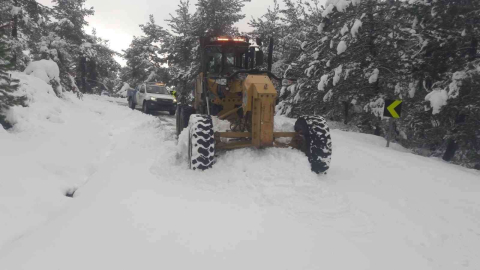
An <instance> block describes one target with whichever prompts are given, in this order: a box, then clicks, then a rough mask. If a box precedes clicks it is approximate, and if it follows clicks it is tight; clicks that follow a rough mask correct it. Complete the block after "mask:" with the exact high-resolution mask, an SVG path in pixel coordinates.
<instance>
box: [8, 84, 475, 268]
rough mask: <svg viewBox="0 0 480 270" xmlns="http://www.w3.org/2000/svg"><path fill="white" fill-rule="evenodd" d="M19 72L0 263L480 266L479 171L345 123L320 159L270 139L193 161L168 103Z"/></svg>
mask: <svg viewBox="0 0 480 270" xmlns="http://www.w3.org/2000/svg"><path fill="white" fill-rule="evenodd" d="M16 76H17V77H22V76H23V78H21V80H22V85H23V86H22V87H23V88H27V87H31V88H32V91H31V95H30V101H31V107H29V108H15V110H16V114H17V115H18V113H23V117H18V118H17V125H16V127H15V128H14V130H12V131H11V132H6V131H4V130H1V129H0V149H2V152H1V153H0V164H2V165H3V166H2V179H1V182H0V184H1V188H0V231H1V234H0V269H9V270H17V269H19V270H20V269H22V270H23V269H63V268H65V267H66V266H68V268H69V269H72V270H76V269H78V270H80V269H92V268H94V269H197V268H200V269H204V268H205V269H212V270H217V269H218V270H220V269H222V270H223V269H239V270H240V269H242V270H243V269H359V270H361V269H369V270H384V269H389V270H405V269H438V270H450V269H466V270H477V269H479V267H480V258H479V256H478V254H477V253H478V250H479V249H480V239H479V237H478V236H479V235H480V226H478V225H479V224H480V216H479V215H478V211H477V209H478V206H479V205H480V197H479V196H478V194H479V193H480V182H479V181H478V179H479V177H480V174H479V173H478V172H475V171H472V170H467V169H465V168H461V167H458V166H455V165H451V164H448V163H445V162H443V161H441V160H436V159H432V158H424V157H420V156H415V155H413V154H411V153H409V151H407V150H406V149H404V148H403V147H401V146H399V145H396V144H392V145H391V147H390V148H386V147H385V140H384V139H383V138H380V137H377V136H372V135H367V134H358V133H350V132H344V131H340V130H332V132H331V135H332V140H333V158H332V163H331V168H330V170H329V172H328V174H327V175H322V176H319V175H316V174H314V173H312V172H311V171H310V165H309V163H308V159H307V157H306V156H305V154H304V153H302V152H300V151H298V150H295V149H272V148H269V149H260V150H259V149H240V150H235V151H229V152H218V159H217V163H216V164H215V165H214V167H213V168H212V169H210V170H207V171H203V172H200V171H191V170H188V169H187V162H186V161H185V160H184V158H183V156H182V155H183V154H180V155H179V153H178V152H177V151H176V150H177V148H178V145H177V141H176V139H175V118H174V117H171V116H169V115H167V114H163V115H160V117H153V116H150V115H145V114H142V113H141V112H139V111H135V110H131V109H129V108H128V107H127V106H126V104H125V103H121V104H119V102H120V100H113V99H110V98H106V97H98V96H88V95H86V96H85V97H84V100H83V101H80V100H78V99H76V98H70V94H69V93H67V94H66V99H58V98H56V97H55V96H54V95H53V94H52V93H51V92H52V90H51V88H50V93H49V92H48V89H49V86H48V85H47V84H46V83H45V82H43V81H42V80H40V79H38V78H35V77H33V76H29V75H24V74H23V75H22V74H17V75H16ZM37 83H40V84H42V89H43V90H47V91H46V92H45V91H43V90H41V89H36V85H37ZM23 91H26V92H29V90H25V89H24V90H23ZM382 102H383V100H381V99H379V100H377V101H376V103H377V104H376V105H381V104H383V103H382ZM28 110H30V111H28ZM27 112H28V113H27ZM36 114H38V115H39V116H37V115H36ZM42 115H43V117H42ZM52 117H53V118H52ZM37 118H38V119H37ZM32 119H33V120H32ZM52 119H53V120H54V121H51V120H52ZM58 120H61V121H58ZM294 121H295V120H294V119H289V118H285V117H279V116H277V117H276V119H275V129H277V130H280V131H292V128H293V124H294ZM34 122H37V124H36V125H35V123H34ZM22 123H24V124H23V125H22ZM25 123H27V124H25ZM219 125H220V126H221V125H222V124H221V123H220V124H219ZM186 134H187V133H185V132H184V133H182V134H181V136H180V137H181V138H180V140H179V143H180V142H182V141H185V135H186ZM74 190H76V191H75V193H74V194H73V198H69V197H66V196H65V194H66V193H69V194H71V193H73V191H74ZM119 239H120V240H121V241H119ZM399 254H401V256H399ZM346 258H348V259H346Z"/></svg>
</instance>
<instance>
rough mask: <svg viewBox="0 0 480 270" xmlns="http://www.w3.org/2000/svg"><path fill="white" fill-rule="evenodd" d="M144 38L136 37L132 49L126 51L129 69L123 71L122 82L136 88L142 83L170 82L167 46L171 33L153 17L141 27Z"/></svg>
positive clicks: (125, 55)
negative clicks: (166, 66) (167, 67)
mask: <svg viewBox="0 0 480 270" xmlns="http://www.w3.org/2000/svg"><path fill="white" fill-rule="evenodd" d="M140 28H141V29H142V31H143V33H144V34H145V35H144V36H141V37H134V38H133V41H132V43H131V44H130V47H129V48H128V49H127V50H125V51H124V58H125V59H126V60H127V68H126V69H124V70H123V71H122V74H121V76H122V80H123V81H125V82H128V83H129V84H130V85H132V86H135V85H137V84H139V83H141V82H146V81H147V82H148V81H163V82H165V83H167V82H168V80H169V74H168V70H167V69H166V68H165V67H163V66H162V65H163V64H166V63H167V59H166V54H167V53H168V50H167V44H168V40H169V38H170V33H169V32H168V31H166V30H165V29H164V28H163V27H161V26H159V25H157V24H156V23H155V19H154V18H153V15H150V20H149V21H148V22H147V23H146V24H144V25H140Z"/></svg>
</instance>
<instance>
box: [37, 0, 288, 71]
mask: <svg viewBox="0 0 480 270" xmlns="http://www.w3.org/2000/svg"><path fill="white" fill-rule="evenodd" d="M37 1H38V2H40V3H42V4H44V5H49V6H51V0H37ZM279 2H281V1H279ZM178 3H179V1H178V0H170V1H169V0H160V1H159V0H136V1H132V0H87V3H86V6H87V7H90V6H93V7H94V8H95V15H94V16H91V17H89V18H88V19H87V20H88V22H89V23H90V26H89V27H88V29H87V31H88V32H91V29H92V28H96V29H97V35H98V36H99V37H102V38H104V39H107V40H109V41H110V47H111V48H112V49H114V50H116V51H118V52H121V51H122V50H124V49H127V48H128V46H129V45H130V42H131V41H132V38H133V36H140V35H141V34H142V32H141V30H140V28H139V27H138V25H140V24H143V23H146V22H147V21H148V18H149V15H150V14H153V15H154V17H155V21H156V23H157V24H159V25H161V26H164V27H167V24H166V22H165V21H164V20H165V19H167V18H169V14H170V13H172V14H173V13H174V12H175V9H176V8H177V5H178ZM195 3H196V0H191V3H190V5H191V7H192V8H191V10H192V11H193V10H194V4H195ZM272 5H273V0H252V1H251V2H250V3H247V4H246V5H245V7H244V8H243V12H244V14H246V17H245V19H244V20H242V21H241V22H239V23H238V25H237V26H238V27H239V29H240V30H241V31H248V30H250V28H249V26H248V24H247V23H248V21H250V18H251V17H252V16H253V17H255V18H258V17H260V16H262V15H263V14H264V13H265V12H266V10H267V8H268V7H269V6H272ZM117 60H118V61H119V62H121V63H122V64H124V61H123V60H122V59H117Z"/></svg>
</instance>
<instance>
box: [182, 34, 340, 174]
mask: <svg viewBox="0 0 480 270" xmlns="http://www.w3.org/2000/svg"><path fill="white" fill-rule="evenodd" d="M260 45H261V41H260V40H258V39H257V45H256V46H251V45H250V41H249V39H248V38H247V37H207V38H201V41H200V51H201V72H200V73H199V75H198V76H197V79H196V82H195V88H194V90H193V96H194V99H193V104H191V105H186V104H181V105H179V106H178V107H177V114H176V115H177V116H176V117H177V118H176V125H177V135H179V134H180V133H181V132H182V130H184V129H185V128H188V132H189V135H188V136H189V147H188V158H189V166H190V168H192V169H194V170H195V169H200V170H205V169H208V168H211V167H212V165H213V164H214V163H215V154H216V153H217V152H218V151H221V150H230V149H238V148H244V147H255V148H265V147H284V148H285V147H293V148H296V149H299V150H301V151H303V152H304V153H305V154H306V155H307V157H308V159H309V161H310V164H311V167H312V171H314V172H316V173H324V172H326V171H327V170H328V168H329V164H330V159H331V154H332V143H331V138H330V131H329V128H328V126H327V123H326V121H325V119H324V118H323V117H321V116H301V117H299V118H298V120H297V121H296V123H295V127H294V130H295V132H275V131H274V116H275V106H276V103H277V102H276V101H277V95H278V94H277V90H276V89H275V87H274V84H273V83H272V79H275V80H278V81H280V82H281V81H282V80H283V79H281V78H277V77H276V76H275V75H274V74H273V73H272V72H271V67H272V53H273V39H270V44H269V51H268V69H267V70H259V69H256V67H259V66H262V65H263V62H264V61H263V58H264V57H263V55H264V54H263V52H262V51H261V49H260V48H261V46H260ZM212 117H218V118H219V119H220V120H228V121H230V123H231V125H230V130H228V131H223V132H219V131H215V129H214V127H213V121H212ZM282 137H288V138H291V140H290V142H288V143H282V142H280V140H278V139H279V138H282ZM282 141H285V140H282Z"/></svg>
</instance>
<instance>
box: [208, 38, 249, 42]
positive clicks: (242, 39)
mask: <svg viewBox="0 0 480 270" xmlns="http://www.w3.org/2000/svg"><path fill="white" fill-rule="evenodd" d="M211 41H237V42H245V38H239V37H236V38H228V37H212V38H211Z"/></svg>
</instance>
